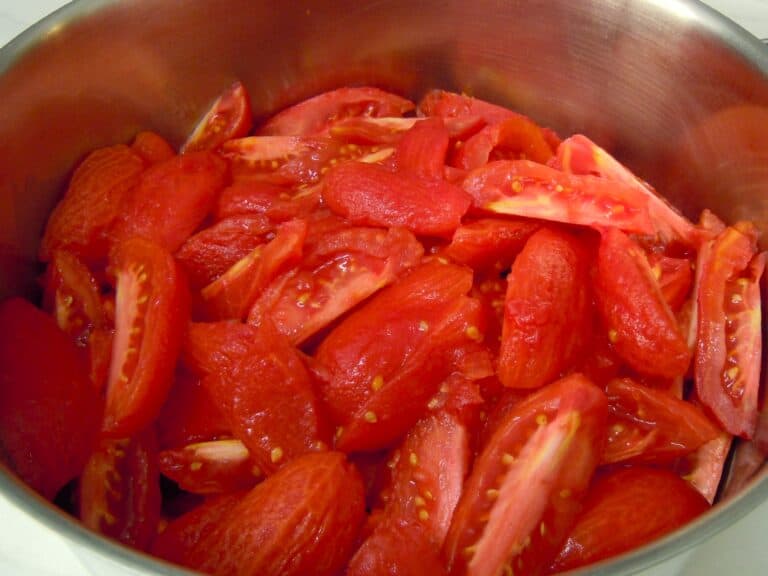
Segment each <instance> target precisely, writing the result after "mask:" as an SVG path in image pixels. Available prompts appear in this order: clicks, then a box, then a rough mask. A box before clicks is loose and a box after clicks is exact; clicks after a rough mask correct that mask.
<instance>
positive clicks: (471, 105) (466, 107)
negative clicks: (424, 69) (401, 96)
mask: <svg viewBox="0 0 768 576" xmlns="http://www.w3.org/2000/svg"><path fill="white" fill-rule="evenodd" d="M418 109H419V112H420V113H421V114H424V115H425V116H441V117H443V118H462V117H466V116H475V117H480V118H482V119H483V121H484V122H485V123H486V124H496V123H498V122H502V121H504V120H507V119H509V118H519V117H521V116H522V115H521V114H518V113H517V112H513V111H512V110H509V109H508V108H504V107H503V106H498V105H496V104H491V103H490V102H485V101H484V100H480V99H479V98H473V97H471V96H466V95H464V94H455V93H453V92H446V91H445V90H430V91H429V92H427V93H426V94H425V95H424V97H423V98H422V99H421V101H420V102H419V106H418Z"/></svg>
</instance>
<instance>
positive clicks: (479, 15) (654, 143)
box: [0, 0, 768, 575]
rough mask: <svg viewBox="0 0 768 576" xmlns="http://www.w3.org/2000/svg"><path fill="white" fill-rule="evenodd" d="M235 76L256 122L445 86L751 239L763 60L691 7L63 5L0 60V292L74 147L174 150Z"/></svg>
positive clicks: (72, 534)
mask: <svg viewBox="0 0 768 576" xmlns="http://www.w3.org/2000/svg"><path fill="white" fill-rule="evenodd" d="M235 78H239V79H242V80H243V82H244V83H245V84H246V85H247V86H248V88H249V90H250V93H251V95H252V98H253V108H254V112H255V114H256V115H257V116H266V115H268V114H270V113H271V112H274V111H276V110H278V109H279V108H281V107H283V106H285V105H288V104H290V103H293V102H295V101H298V100H300V99H302V98H305V97H307V96H310V95H312V94H314V93H317V92H319V91H321V90H324V89H328V88H332V87H336V86H340V85H344V84H360V83H371V84H376V85H379V86H382V87H385V88H389V89H392V90H395V91H397V92H400V93H403V94H405V95H409V96H411V97H414V98H417V97H418V96H419V95H420V94H422V93H423V92H424V91H426V90H427V89H429V88H432V87H442V88H446V89H451V90H458V91H465V92H467V93H470V94H473V95H476V96H478V97H482V98H485V99H488V100H492V101H496V102H499V103H501V104H505V105H508V106H511V107H513V108H516V109H519V110H521V111H523V112H525V113H527V114H529V115H530V116H532V117H533V118H534V119H536V120H537V121H539V122H540V123H542V124H544V125H548V126H551V127H553V128H555V129H556V130H558V131H559V132H561V133H562V134H569V133H572V132H583V133H586V134H589V135H590V136H591V137H592V138H593V139H594V140H596V141H597V142H598V143H600V144H602V145H603V146H604V147H607V148H608V149H609V150H611V151H612V152H614V153H615V154H616V155H617V156H618V157H619V158H620V159H621V160H623V161H625V162H626V163H628V164H629V165H630V166H631V167H632V168H633V169H634V170H635V171H636V172H637V173H638V174H639V175H640V176H642V177H643V178H645V179H646V180H648V181H650V182H652V183H654V185H655V186H656V187H657V189H659V190H660V191H661V192H662V193H663V194H664V195H666V196H667V197H668V198H670V199H671V200H672V201H673V202H674V203H675V204H676V205H677V206H679V207H681V208H682V209H683V210H684V211H685V212H686V213H687V214H688V215H689V216H691V217H696V216H697V215H698V213H699V211H700V210H701V209H703V208H705V207H708V208H711V209H713V210H714V211H715V212H716V213H718V214H719V215H721V216H722V217H724V218H725V219H727V220H729V221H735V220H737V219H739V218H749V219H751V220H753V221H755V222H756V223H757V224H758V226H759V227H760V228H761V229H762V230H763V231H766V230H768V194H766V193H765V190H768V50H766V49H765V48H764V47H763V46H762V45H761V44H760V42H758V40H757V39H755V38H753V37H752V36H750V35H749V34H748V33H746V32H745V31H744V30H742V29H741V28H739V27H737V26H736V25H735V24H733V23H731V22H729V21H728V20H726V19H724V18H723V17H722V16H720V15H718V14H717V13H716V12H714V11H713V10H711V9H709V8H707V7H706V6H704V5H703V4H700V3H698V2H695V1H688V0H646V1H640V0H602V1H598V0H579V1H578V2H574V1H571V0H529V1H525V2H523V1H520V0H506V1H499V0H476V1H474V2H462V1H459V0H455V1H446V0H439V1H438V0H422V1H420V2H412V1H410V0H368V1H361V0H357V1H347V0H344V1H340V0H305V1H298V0H283V1H280V2H266V1H259V0H194V1H191V2H181V1H178V0H176V1H173V0H133V1H130V2H129V1H122V2H121V1H117V0H80V1H76V2H72V3H71V4H69V5H68V6H66V7H64V8H63V9H61V10H59V11H58V12H56V13H55V14H53V15H52V16H50V17H48V18H46V19H45V20H43V21H42V22H40V23H39V24H37V25H35V26H33V27H32V28H30V29H29V30H28V31H26V32H25V33H24V34H22V35H21V36H19V37H18V38H16V39H15V40H14V41H13V42H11V43H10V44H9V45H8V46H6V47H5V48H3V49H2V50H1V51H0V102H2V106H1V107H0V296H6V295H10V294H19V293H22V294H25V293H26V294H29V293H31V292H32V290H33V289H34V282H35V274H36V273H37V272H38V267H37V264H36V262H35V253H36V248H37V244H38V240H39V238H40V235H41V232H42V229H43V225H44V223H45V219H46V216H47V214H48V213H49V211H50V210H51V208H52V207H53V205H54V203H55V201H56V199H57V197H58V196H59V195H60V194H61V191H62V185H63V183H64V182H65V180H66V179H67V177H68V176H69V174H70V171H71V169H72V166H73V165H74V164H75V163H76V162H77V161H78V160H79V159H80V158H81V157H82V156H83V155H84V154H85V153H86V152H88V151H89V150H91V149H93V148H95V147H98V146H103V145H107V144H111V143H114V142H118V141H125V140H128V139H129V138H130V137H131V136H133V135H134V134H135V133H136V132H137V131H139V130H140V129H153V130H155V131H158V132H160V133H161V134H163V135H164V136H166V137H167V138H169V139H170V140H171V141H172V142H174V143H179V142H181V141H182V139H183V138H184V136H185V135H186V134H187V133H188V131H189V130H190V128H191V127H192V126H193V124H194V123H195V120H196V119H197V118H198V116H199V115H200V114H201V112H202V111H203V110H204V109H205V108H206V106H207V105H208V103H209V102H210V101H211V100H212V98H213V97H214V96H215V95H216V94H217V93H218V92H219V91H220V90H221V89H222V88H223V87H225V86H227V85H229V84H230V82H231V81H232V80H233V79H235ZM0 491H2V493H3V495H5V496H6V497H8V498H9V499H10V500H12V501H13V502H14V503H15V504H16V505H17V506H19V507H20V508H22V509H23V510H25V511H27V512H28V513H29V514H30V515H32V516H34V517H35V518H37V519H38V520H40V521H41V522H43V523H44V524H45V525H47V526H49V527H51V528H53V529H55V530H57V531H58V532H59V533H60V534H61V535H63V536H64V537H66V538H67V539H69V541H70V542H71V543H72V544H73V547H74V548H75V550H77V551H78V552H79V553H80V555H81V558H83V559H85V558H86V557H87V558H88V559H89V560H88V563H89V564H92V562H93V563H97V564H98V566H100V567H101V568H99V573H102V574H104V573H110V572H109V570H111V571H112V572H111V573H119V574H176V575H179V574H190V573H189V572H186V571H184V570H180V569H178V568H174V567H171V566H170V565H168V564H164V563H161V562H159V561H157V560H154V559H152V558H150V557H148V556H145V555H142V554H139V553H136V552H133V551H131V550H128V549H127V548H124V547H122V546H120V545H118V544H114V543H112V542H109V541H107V540H105V539H103V538H101V537H99V536H97V535H95V534H93V533H91V532H89V531H87V530H86V529H84V528H83V527H81V526H80V525H79V524H78V523H77V522H76V521H74V520H72V519H70V518H69V517H67V516H65V515H64V514H63V513H61V512H59V511H58V510H56V509H55V508H54V507H53V506H51V505H50V504H48V503H47V502H45V501H43V500H42V499H41V498H39V497H38V496H37V495H35V494H33V493H32V492H31V491H30V490H29V489H28V488H26V487H25V486H23V485H22V484H21V483H20V482H19V481H18V480H17V479H16V478H15V476H14V475H13V474H11V473H10V472H6V471H4V470H0ZM766 497H768V477H766V474H765V473H764V472H763V473H762V474H761V475H760V476H759V477H758V478H757V479H756V480H755V481H754V482H753V483H752V484H751V485H750V486H749V487H748V488H747V489H745V490H744V491H743V492H742V493H741V494H739V495H738V496H736V497H735V498H732V499H730V500H728V501H727V502H722V503H720V504H718V505H717V506H715V508H714V509H713V510H712V511H711V512H709V513H708V514H707V515H705V516H704V517H703V518H701V519H700V520H699V521H697V522H695V523H693V524H691V525H689V526H688V527H686V528H685V529H683V530H681V531H679V532H677V533H675V534H673V535H672V536H670V537H668V538H666V539H664V540H662V541H660V542H657V543H655V544H653V545H651V546H647V547H644V548H642V549H639V550H637V551H635V552H633V553H631V554H627V555H624V556H622V557H620V558H618V559H615V560H613V561H610V562H605V563H603V564H600V565H597V566H593V567H590V568H589V572H590V573H591V574H627V573H631V572H634V571H637V570H639V569H641V568H644V567H648V566H651V565H653V564H656V563H659V562H661V561H663V560H665V559H667V558H669V557H671V556H674V555H676V554H679V553H680V552H682V551H683V550H686V549H688V548H690V547H692V546H694V545H696V544H698V543H700V542H702V541H703V540H704V539H706V538H707V537H709V536H711V535H713V534H715V533H716V532H718V531H720V530H722V529H723V528H725V527H726V526H728V525H729V524H731V523H733V522H734V521H736V520H737V519H739V518H740V517H742V516H744V515H745V514H747V513H748V512H749V511H751V510H753V509H754V508H755V507H756V506H757V505H758V503H760V502H762V501H763V500H764V499H765V498H766Z"/></svg>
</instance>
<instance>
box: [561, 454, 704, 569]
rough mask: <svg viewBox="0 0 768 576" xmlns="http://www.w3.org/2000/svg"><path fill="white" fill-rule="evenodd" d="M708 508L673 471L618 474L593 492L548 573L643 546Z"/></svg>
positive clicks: (597, 484) (642, 470) (624, 471)
mask: <svg viewBox="0 0 768 576" xmlns="http://www.w3.org/2000/svg"><path fill="white" fill-rule="evenodd" d="M708 509H709V505H708V503H707V502H706V500H704V499H703V498H702V497H701V496H700V495H699V494H698V493H697V492H696V491H695V490H693V489H692V488H691V487H690V486H688V484H687V483H686V482H685V481H684V480H682V479H681V478H680V477H678V476H676V475H675V474H673V473H672V472H669V471H667V470H663V469H655V468H642V467H633V468H625V469H619V470H616V471H615V472H612V473H610V474H608V475H607V476H603V477H601V478H598V479H597V480H596V481H595V483H594V485H593V486H592V488H590V492H589V495H588V496H587V498H586V500H585V502H584V510H583V512H582V513H581V514H580V516H579V519H578V521H577V522H576V525H575V526H574V527H573V529H572V530H571V532H570V534H569V536H568V539H567V541H566V542H565V544H564V545H563V547H562V549H561V550H560V552H559V553H558V555H557V558H556V559H555V560H554V562H553V563H552V565H551V566H550V570H549V572H548V573H549V574H554V573H558V572H565V571H568V570H572V569H574V568H577V567H579V566H585V565H587V564H592V563H593V562H597V561H599V560H602V559H604V558H610V557H611V556H615V555H617V554H621V553H622V552H624V551H627V550H629V549H631V548H635V547H639V546H642V545H643V544H645V543H647V542H651V541H652V540H656V539H657V538H661V537H662V536H664V535H665V534H668V533H669V532H672V531H673V530H675V529H677V528H678V527H680V526H682V525H683V524H686V523H688V522H690V521H691V520H693V519H694V518H696V517H697V516H699V515H700V514H703V513H704V512H706V511H707V510H708Z"/></svg>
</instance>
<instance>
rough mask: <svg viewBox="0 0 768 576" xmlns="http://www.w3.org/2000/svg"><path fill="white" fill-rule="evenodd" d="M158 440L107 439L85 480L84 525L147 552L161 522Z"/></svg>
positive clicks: (150, 433)
mask: <svg viewBox="0 0 768 576" xmlns="http://www.w3.org/2000/svg"><path fill="white" fill-rule="evenodd" d="M160 500H161V495H160V472H159V470H158V466H157V438H156V436H155V432H154V430H153V429H151V428H149V429H147V430H145V431H143V432H141V433H139V434H137V435H135V436H133V437H132V438H126V439H119V440H116V439H111V438H110V439H103V440H102V441H101V443H100V444H99V446H98V448H97V449H96V450H95V451H94V452H93V454H91V457H90V458H89V460H88V463H87V464H86V465H85V469H84V470H83V473H82V476H81V477H80V520H81V521H82V522H83V524H85V525H86V526H88V527H89V528H91V529H92V530H95V531H96V532H100V533H101V534H104V535H105V536H109V537H110V538H114V539H115V540H119V541H120V542H122V543H124V544H128V545H130V546H133V547H134V548H138V549H139V550H146V549H147V548H148V547H149V545H150V543H151V542H152V540H153V539H154V537H155V535H156V534H157V524H158V521H159V519H160Z"/></svg>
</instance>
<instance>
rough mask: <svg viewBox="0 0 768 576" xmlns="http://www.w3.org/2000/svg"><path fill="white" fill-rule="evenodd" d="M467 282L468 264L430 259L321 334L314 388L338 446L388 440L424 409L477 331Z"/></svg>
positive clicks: (368, 446)
mask: <svg viewBox="0 0 768 576" xmlns="http://www.w3.org/2000/svg"><path fill="white" fill-rule="evenodd" d="M471 286H472V273H471V271H470V270H469V269H466V268H462V267H458V266H455V265H451V264H448V263H446V264H443V263H441V262H439V261H429V262H427V263H425V264H422V265H421V266H419V267H417V268H415V269H414V270H412V271H411V272H410V273H409V274H408V275H406V276H404V277H403V278H401V279H400V280H399V281H398V282H396V283H395V284H393V285H392V286H390V287H388V288H386V289H384V290H382V291H381V292H379V293H378V294H377V295H376V296H375V297H374V298H373V299H371V300H369V301H368V302H367V303H366V304H365V305H364V306H363V307H362V308H359V309H358V310H356V311H355V312H353V313H352V314H351V315H349V316H348V317H347V318H346V319H345V320H344V321H343V322H342V323H341V324H339V325H338V326H337V327H336V328H334V330H333V331H331V333H330V334H329V335H328V336H327V337H326V338H325V340H323V342H322V343H321V344H320V346H319V348H318V350H317V354H316V359H317V363H318V365H319V366H320V368H321V372H322V373H323V380H324V382H323V383H322V386H321V389H320V391H321V394H322V396H323V398H324V400H325V402H326V404H327V405H328V408H329V411H330V414H331V417H332V418H333V420H334V422H335V423H336V424H337V425H339V426H340V429H338V430H337V439H336V446H337V447H338V448H339V449H340V450H344V451H358V450H369V451H370V450H379V449H382V448H386V447H389V446H391V445H392V443H393V442H394V441H395V440H397V439H398V438H399V437H401V436H402V435H403V434H405V432H407V430H408V429H409V428H410V427H411V426H412V425H413V424H415V423H416V421H417V420H418V419H419V418H420V417H421V416H422V415H423V414H424V412H425V411H426V409H427V403H428V401H429V399H430V398H431V397H432V395H433V394H434V393H435V392H437V388H438V387H439V385H440V383H441V382H442V381H443V380H444V379H445V377H446V376H447V375H448V374H450V373H452V372H453V371H454V363H455V362H456V361H457V358H459V357H460V355H461V354H462V352H463V351H465V350H467V347H468V346H472V345H477V341H478V340H480V339H481V338H482V333H481V332H480V329H479V327H478V320H479V318H480V316H479V312H480V310H479V306H478V303H477V301H475V300H472V299H470V298H468V297H466V296H465V294H466V293H467V292H468V291H469V289H470V288H471ZM489 368H490V367H489ZM481 374H482V375H481ZM488 375H489V374H488V373H482V371H480V374H477V375H476V377H478V378H480V377H485V376H488Z"/></svg>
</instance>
